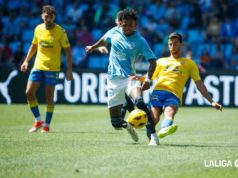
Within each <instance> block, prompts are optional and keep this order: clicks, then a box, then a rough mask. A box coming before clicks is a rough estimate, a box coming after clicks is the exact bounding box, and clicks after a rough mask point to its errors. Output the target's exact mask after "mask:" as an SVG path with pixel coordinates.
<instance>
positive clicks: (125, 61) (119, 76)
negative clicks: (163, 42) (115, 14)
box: [85, 9, 158, 144]
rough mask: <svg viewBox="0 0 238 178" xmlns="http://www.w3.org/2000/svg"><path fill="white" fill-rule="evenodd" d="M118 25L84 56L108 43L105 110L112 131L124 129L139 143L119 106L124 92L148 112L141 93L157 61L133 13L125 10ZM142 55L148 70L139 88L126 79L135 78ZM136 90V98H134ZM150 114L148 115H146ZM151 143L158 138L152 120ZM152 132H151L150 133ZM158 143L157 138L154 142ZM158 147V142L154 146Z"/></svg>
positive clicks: (121, 103)
mask: <svg viewBox="0 0 238 178" xmlns="http://www.w3.org/2000/svg"><path fill="white" fill-rule="evenodd" d="M119 23H120V25H118V26H117V27H114V28H112V29H111V30H109V31H108V32H107V33H106V34H105V35H104V36H103V37H102V38H101V39H100V40H99V41H98V42H96V43H95V44H94V45H92V46H87V47H86V48H85V50H86V52H87V53H90V52H93V51H94V50H95V49H97V48H98V47H100V46H106V45H107V44H108V43H111V50H110V56H109V66H108V80H107V84H108V108H109V113H110V117H111V124H112V126H113V127H114V128H115V129H121V128H126V129H127V131H128V132H129V134H130V135H131V137H132V139H133V140H134V141H138V135H137V133H136V132H135V130H134V129H133V128H132V126H131V125H130V124H128V123H127V122H126V121H124V120H123V118H122V113H121V109H122V105H123V104H124V103H125V92H126V93H127V94H128V95H129V96H131V97H132V98H133V100H134V102H135V103H136V105H137V107H138V108H139V109H142V110H148V109H147V107H146V104H145V103H144V101H143V99H142V97H141V92H142V90H143V89H144V88H148V87H149V84H150V78H151V76H152V74H153V72H154V69H155V66H156V61H155V55H154V54H153V52H152V51H151V49H150V47H149V45H148V44H147V42H146V41H145V39H144V38H143V37H142V36H141V35H140V34H139V33H138V32H137V31H136V27H137V15H136V12H135V10H133V9H124V10H123V12H122V14H121V16H120V19H119ZM140 55H143V56H144V57H145V58H146V59H147V60H148V61H149V62H150V67H149V71H148V75H147V76H148V77H147V79H146V81H145V82H144V84H143V85H142V87H141V84H139V83H138V82H137V81H133V80H130V79H129V77H130V76H133V75H135V68H134V67H135V66H134V63H135V61H136V59H137V58H138V56H140ZM134 88H136V90H137V93H138V94H134V92H132V91H135V90H134ZM148 112H149V111H148ZM149 121H150V122H151V123H152V130H151V133H152V134H151V135H153V136H152V137H155V138H152V139H151V140H153V141H154V140H155V139H156V138H157V136H156V134H155V129H154V124H153V119H152V118H149ZM153 129H154V130H153ZM157 140H158V138H157ZM156 144H158V142H156Z"/></svg>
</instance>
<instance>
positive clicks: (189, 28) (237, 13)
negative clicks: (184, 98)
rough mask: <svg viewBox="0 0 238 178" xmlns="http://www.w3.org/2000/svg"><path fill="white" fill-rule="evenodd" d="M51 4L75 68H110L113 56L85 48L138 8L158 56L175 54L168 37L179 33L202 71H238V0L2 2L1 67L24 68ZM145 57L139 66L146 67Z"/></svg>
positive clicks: (141, 28)
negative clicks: (36, 30) (125, 12)
mask: <svg viewBox="0 0 238 178" xmlns="http://www.w3.org/2000/svg"><path fill="white" fill-rule="evenodd" d="M45 4H52V5H54V6H55V7H56V10H57V18H56V23H58V24H59V25H61V26H62V27H63V28H65V29H66V31H67V34H68V38H69V41H70V43H71V48H72V55H73V66H74V67H75V68H88V69H105V68H107V64H108V56H107V55H101V54H99V53H96V52H95V53H93V54H90V55H86V54H85V51H84V48H85V46H86V45H89V44H92V43H94V42H95V41H97V40H98V39H99V38H100V37H101V36H102V35H103V34H104V33H105V32H106V31H107V30H109V29H110V28H112V27H113V26H115V25H116V24H115V16H116V13H117V12H118V11H119V10H121V9H124V8H127V7H132V8H134V9H135V10H137V12H138V16H139V24H138V31H139V32H140V33H141V34H142V35H143V36H144V37H145V39H146V40H147V41H148V43H149V45H150V46H151V48H152V50H153V51H154V53H155V54H156V56H157V57H158V58H159V57H163V56H168V55H169V53H168V47H167V36H168V34H169V33H171V32H173V31H177V32H179V33H181V34H182V35H183V37H184V48H183V50H184V56H187V57H190V58H192V59H193V60H195V62H196V63H197V64H198V65H199V67H200V69H201V71H203V72H206V71H207V70H221V69H226V70H238V10H237V9H238V0H232V1H231V0H110V1H109V0H35V1H32V0H0V68H15V67H19V65H20V64H21V62H22V60H23V59H24V57H25V55H26V53H27V51H28V49H29V46H30V45H31V40H32V37H33V30H34V28H35V27H36V25H38V24H39V23H42V20H41V16H40V14H41V7H42V6H43V5H45ZM139 60H140V63H138V65H137V67H138V68H141V69H143V68H144V67H146V65H143V64H144V63H143V59H139ZM64 66H65V57H64V56H63V55H62V67H64Z"/></svg>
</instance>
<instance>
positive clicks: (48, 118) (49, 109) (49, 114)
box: [45, 105, 54, 126]
mask: <svg viewBox="0 0 238 178" xmlns="http://www.w3.org/2000/svg"><path fill="white" fill-rule="evenodd" d="M53 112H54V106H51V105H48V106H47V107H46V113H45V125H46V126H49V125H50V123H51V119H52V116H53Z"/></svg>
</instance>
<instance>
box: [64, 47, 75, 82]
mask: <svg viewBox="0 0 238 178" xmlns="http://www.w3.org/2000/svg"><path fill="white" fill-rule="evenodd" d="M64 52H65V54H66V58H67V71H66V80H68V81H70V80H73V72H72V54H71V48H70V47H68V48H64Z"/></svg>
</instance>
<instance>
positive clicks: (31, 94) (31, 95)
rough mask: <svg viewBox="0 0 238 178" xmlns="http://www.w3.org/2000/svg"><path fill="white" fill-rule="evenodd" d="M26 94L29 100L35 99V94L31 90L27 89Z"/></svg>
mask: <svg viewBox="0 0 238 178" xmlns="http://www.w3.org/2000/svg"><path fill="white" fill-rule="evenodd" d="M25 94H26V96H27V98H32V97H34V93H33V92H32V91H31V90H29V89H27V90H26V91H25Z"/></svg>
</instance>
